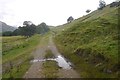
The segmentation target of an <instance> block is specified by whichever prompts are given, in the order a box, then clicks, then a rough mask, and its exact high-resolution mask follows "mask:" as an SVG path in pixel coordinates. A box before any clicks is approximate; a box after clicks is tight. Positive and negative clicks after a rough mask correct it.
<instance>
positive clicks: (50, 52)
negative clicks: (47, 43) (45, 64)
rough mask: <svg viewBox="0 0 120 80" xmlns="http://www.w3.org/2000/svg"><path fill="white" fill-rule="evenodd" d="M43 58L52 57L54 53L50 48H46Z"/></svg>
mask: <svg viewBox="0 0 120 80" xmlns="http://www.w3.org/2000/svg"><path fill="white" fill-rule="evenodd" d="M45 58H46V59H47V58H54V54H53V53H52V51H51V50H46V54H45Z"/></svg>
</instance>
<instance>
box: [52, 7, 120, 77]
mask: <svg viewBox="0 0 120 80" xmlns="http://www.w3.org/2000/svg"><path fill="white" fill-rule="evenodd" d="M118 15H119V14H118V7H111V8H110V7H109V5H108V6H106V7H105V8H104V9H103V10H96V11H94V12H92V13H90V14H88V15H86V16H83V17H81V18H79V19H77V20H75V21H73V22H72V23H69V24H64V25H61V26H59V27H57V28H56V29H54V30H53V31H56V32H55V33H56V34H57V35H56V36H55V42H56V44H57V47H58V48H59V50H60V52H61V53H63V54H64V56H65V57H68V58H69V59H70V60H71V61H72V62H73V63H74V64H75V68H76V69H77V71H78V72H80V75H81V77H97V78H98V77H103V78H105V77H117V75H118V73H119V70H118V69H119V68H118V66H119V64H118V40H119V39H118V35H119V34H118V27H117V26H118ZM63 29H64V30H63Z"/></svg>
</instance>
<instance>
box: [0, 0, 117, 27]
mask: <svg viewBox="0 0 120 80" xmlns="http://www.w3.org/2000/svg"><path fill="white" fill-rule="evenodd" d="M104 1H105V2H106V4H110V3H112V2H113V1H115V0H104ZM98 7H99V0H92V1H87V0H83V1H80V0H0V21H2V22H5V23H7V24H8V25H11V26H17V27H18V26H22V24H23V22H24V21H32V22H33V23H34V24H35V25H38V24H40V23H42V22H45V23H46V24H47V25H52V26H57V25H61V24H65V23H66V22H67V18H68V17H69V16H73V18H74V19H77V18H79V17H82V16H83V15H86V14H87V13H86V12H85V11H86V10H87V9H90V10H91V12H92V11H94V10H96V9H97V8H98Z"/></svg>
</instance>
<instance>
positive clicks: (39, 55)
mask: <svg viewBox="0 0 120 80" xmlns="http://www.w3.org/2000/svg"><path fill="white" fill-rule="evenodd" d="M47 39H49V40H48V44H45V45H41V44H40V45H39V46H38V47H37V48H36V50H35V51H34V52H33V53H32V54H33V56H34V59H43V58H44V55H45V51H46V50H47V49H50V50H51V51H52V53H53V54H54V55H55V57H57V56H58V55H61V54H60V53H59V52H58V50H57V48H56V46H55V44H54V42H53V40H52V36H51V35H50V36H49V38H47ZM40 41H41V43H45V42H44V41H46V40H45V38H44V37H43V38H42V39H41V40H40ZM46 43H47V42H46ZM42 63H43V62H35V63H32V65H31V67H30V68H29V70H28V71H27V72H26V73H25V75H24V78H45V77H44V75H43V74H42V73H41V72H42ZM58 76H59V78H80V76H79V75H78V74H77V72H76V71H75V70H74V69H68V70H66V69H62V68H61V69H59V72H58Z"/></svg>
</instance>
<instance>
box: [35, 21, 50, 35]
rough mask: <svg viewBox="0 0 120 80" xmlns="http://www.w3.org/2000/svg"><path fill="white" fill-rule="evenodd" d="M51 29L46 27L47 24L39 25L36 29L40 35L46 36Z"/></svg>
mask: <svg viewBox="0 0 120 80" xmlns="http://www.w3.org/2000/svg"><path fill="white" fill-rule="evenodd" d="M49 30H50V29H49V26H48V25H46V23H44V22H42V23H41V24H39V25H38V26H37V27H36V33H38V34H44V33H46V32H48V31H49Z"/></svg>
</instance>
